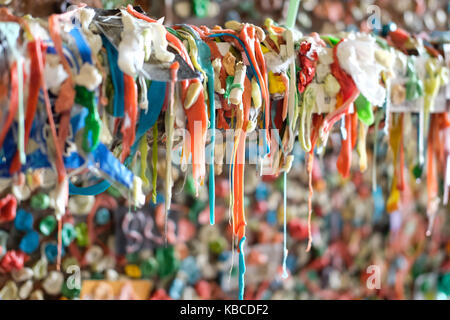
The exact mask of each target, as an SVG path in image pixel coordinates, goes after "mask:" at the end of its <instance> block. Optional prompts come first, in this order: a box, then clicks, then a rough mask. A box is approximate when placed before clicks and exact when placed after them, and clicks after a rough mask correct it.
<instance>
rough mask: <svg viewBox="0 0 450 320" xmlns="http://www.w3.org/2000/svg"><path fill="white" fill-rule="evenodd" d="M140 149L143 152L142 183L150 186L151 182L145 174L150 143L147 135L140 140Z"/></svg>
mask: <svg viewBox="0 0 450 320" xmlns="http://www.w3.org/2000/svg"><path fill="white" fill-rule="evenodd" d="M139 151H140V153H141V172H140V177H141V179H142V183H143V184H144V185H145V186H149V185H150V182H149V181H148V179H147V176H146V175H145V171H146V170H147V155H148V144H147V136H146V135H144V136H143V137H142V138H141V141H139Z"/></svg>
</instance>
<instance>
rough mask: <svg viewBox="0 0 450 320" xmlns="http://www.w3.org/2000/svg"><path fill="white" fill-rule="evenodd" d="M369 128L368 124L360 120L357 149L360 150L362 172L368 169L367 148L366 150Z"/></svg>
mask: <svg viewBox="0 0 450 320" xmlns="http://www.w3.org/2000/svg"><path fill="white" fill-rule="evenodd" d="M367 129H368V127H367V126H366V124H365V123H364V122H362V121H360V123H359V129H358V142H357V145H356V151H357V152H358V156H359V170H360V171H361V172H364V171H366V169H367V150H366V138H367Z"/></svg>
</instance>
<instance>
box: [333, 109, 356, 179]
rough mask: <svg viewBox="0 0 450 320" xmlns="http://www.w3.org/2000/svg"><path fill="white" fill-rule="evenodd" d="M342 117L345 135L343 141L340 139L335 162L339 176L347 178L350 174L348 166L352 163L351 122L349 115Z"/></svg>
mask: <svg viewBox="0 0 450 320" xmlns="http://www.w3.org/2000/svg"><path fill="white" fill-rule="evenodd" d="M344 117H345V130H346V132H347V134H346V137H345V139H342V144H341V151H340V153H339V156H338V158H337V161H336V167H337V169H338V172H339V173H340V174H341V176H342V177H343V178H347V177H348V176H349V174H350V165H351V163H352V130H351V126H352V121H351V115H350V114H346V115H345V116H344Z"/></svg>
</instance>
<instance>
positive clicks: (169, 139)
mask: <svg viewBox="0 0 450 320" xmlns="http://www.w3.org/2000/svg"><path fill="white" fill-rule="evenodd" d="M179 67H180V65H179V63H178V62H176V61H175V62H173V63H172V64H171V66H170V72H171V81H170V84H169V95H168V99H169V105H168V108H167V110H166V116H165V117H166V118H165V126H166V131H167V136H166V177H165V184H166V185H165V194H164V197H165V199H164V200H165V217H164V239H165V243H166V244H167V227H168V219H169V210H170V204H171V199H172V184H173V181H172V147H173V129H174V122H175V110H174V109H175V99H176V92H175V84H176V81H177V73H178V69H179Z"/></svg>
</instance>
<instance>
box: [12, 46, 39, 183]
mask: <svg viewBox="0 0 450 320" xmlns="http://www.w3.org/2000/svg"><path fill="white" fill-rule="evenodd" d="M37 45H41V43H40V42H39V43H38V42H37V41H36V40H35V41H31V42H29V43H28V46H27V49H28V53H29V55H30V57H31V59H30V60H31V63H30V75H29V81H28V83H29V90H28V91H29V92H28V99H27V107H26V113H25V135H24V145H25V146H26V145H27V144H28V140H29V137H30V132H31V126H32V124H33V120H34V116H35V115H36V110H37V103H38V97H39V89H40V84H41V82H42V81H41V78H42V74H41V73H40V70H39V65H38V64H39V62H38V56H37ZM36 84H39V85H36ZM20 168H21V163H20V154H19V151H17V152H16V154H15V155H14V158H13V160H12V162H11V166H10V168H9V173H10V174H14V173H16V172H18V171H19V170H20Z"/></svg>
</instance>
